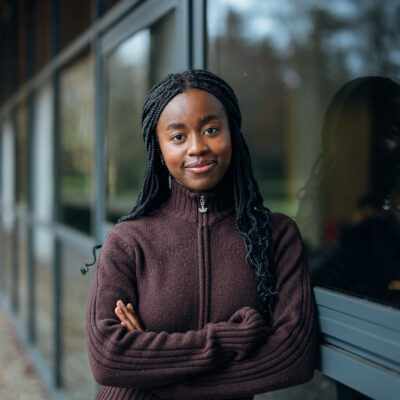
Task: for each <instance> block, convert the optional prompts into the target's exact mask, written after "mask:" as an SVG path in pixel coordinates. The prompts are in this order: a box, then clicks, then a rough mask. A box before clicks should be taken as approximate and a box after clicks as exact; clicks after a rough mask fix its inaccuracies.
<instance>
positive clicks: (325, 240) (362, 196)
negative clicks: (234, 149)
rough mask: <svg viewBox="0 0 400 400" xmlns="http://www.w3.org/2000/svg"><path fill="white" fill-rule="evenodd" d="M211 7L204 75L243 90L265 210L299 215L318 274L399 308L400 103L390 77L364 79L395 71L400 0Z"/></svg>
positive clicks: (230, 1)
mask: <svg viewBox="0 0 400 400" xmlns="http://www.w3.org/2000/svg"><path fill="white" fill-rule="evenodd" d="M207 7H208V9H207V27H208V38H209V39H208V68H209V69H210V70H212V71H215V72H216V73H217V74H220V75H222V76H223V77H224V78H226V79H227V80H228V81H229V82H230V83H232V86H233V87H234V89H235V91H236V93H237V94H238V97H239V101H240V104H241V108H242V113H243V116H244V123H243V132H244V134H245V136H246V138H247V140H248V142H249V147H250V149H251V152H252V155H253V160H254V167H255V168H254V169H255V175H256V178H257V180H258V181H259V183H260V189H261V191H262V194H263V195H264V199H265V203H266V205H267V206H268V207H269V208H270V209H272V211H280V212H284V213H286V214H288V215H290V216H292V217H294V218H296V220H297V223H298V225H299V227H300V229H301V231H302V235H303V237H304V240H305V243H306V246H307V249H308V253H309V268H310V272H311V275H312V277H313V279H314V280H315V281H316V282H317V283H319V284H321V283H322V282H324V283H325V284H326V285H327V284H330V285H331V286H333V287H335V288H341V289H346V290H350V291H351V292H352V293H358V294H362V295H363V296H369V297H371V298H374V299H380V300H386V301H391V302H397V300H396V298H397V294H396V293H398V292H396V290H394V288H396V287H397V286H398V283H397V282H398V279H399V278H398V272H397V271H399V268H398V267H396V265H397V266H398V265H399V256H400V254H399V253H398V250H397V249H398V248H400V245H399V243H400V241H399V240H400V239H399V236H396V233H395V232H397V231H398V230H399V223H398V219H396V217H395V214H396V212H397V211H396V210H395V208H396V205H397V201H398V200H397V199H398V196H399V194H398V189H396V187H397V188H398V186H396V185H398V183H395V182H397V181H398V178H396V177H395V176H394V175H396V172H395V171H398V168H399V154H400V153H399V150H397V148H398V146H399V139H398V130H399V125H398V118H399V114H400V113H399V105H398V101H399V100H398V99H397V95H395V94H394V93H395V92H396V91H397V89H394V88H395V87H396V84H395V83H394V81H393V80H389V79H385V78H374V79H357V78H358V77H359V76H360V75H361V76H367V75H371V76H396V74H398V72H399V70H400V56H399V55H400V48H399V43H400V41H399V39H400V28H399V25H398V23H396V15H397V13H398V12H400V4H398V2H395V1H393V0H386V1H382V2H373V3H367V2H362V3H360V2H357V1H355V0H341V1H338V2H324V1H316V2H308V1H298V2H289V1H285V0H283V1H282V0H279V1H277V0H276V1H268V2H264V1H260V0H252V1H247V2H237V1H234V0H217V1H209V2H208V3H207ZM377 22H379V23H377ZM232 65H235V68H232ZM348 81H352V82H350V83H348V84H347V85H345V86H344V88H342V89H341V90H340V91H339V94H336V95H335V93H336V92H337V91H338V90H339V88H341V87H342V86H343V85H344V83H345V82H348ZM377 82H380V83H379V84H378V83H377ZM388 82H390V83H388ZM397 87H398V86H397ZM342 95H344V96H342ZM332 98H333V100H332ZM339 98H341V100H339ZM344 99H346V100H344ZM331 101H332V102H331ZM370 102H373V104H375V105H371V104H369V103H370ZM329 104H330V106H329V109H328V105H329ZM327 109H328V112H327V114H326V116H325V113H326V110H327ZM321 130H322V134H321ZM389 200H390V201H391V204H392V205H391V210H390V211H389V210H386V211H385V212H384V211H383V210H382V208H383V207H385V201H386V203H387V202H388V201H389ZM367 224H370V225H369V226H368V227H367ZM356 227H358V229H359V231H357V230H354V229H355V228H356ZM360 230H361V231H360ZM342 241H343V242H342ZM388 243H390V246H389V245H388ZM365 246H367V247H368V249H364V247H365ZM361 253H362V254H361ZM372 264H373V266H372ZM327 265H330V272H331V275H329V274H327V272H326V268H328V267H327ZM350 266H351V267H350ZM317 271H319V272H318V273H317ZM338 274H341V275H340V278H339V276H338ZM332 275H334V276H332ZM367 275H368V276H367ZM378 275H379V276H378ZM324 279H325V280H324ZM328 279H329V282H327V280H328ZM392 281H393V282H392ZM368 282H369V283H368ZM371 282H374V285H372V286H373V287H371V285H370V283H371ZM368 286H370V287H368Z"/></svg>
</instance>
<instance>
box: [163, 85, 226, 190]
mask: <svg viewBox="0 0 400 400" xmlns="http://www.w3.org/2000/svg"><path fill="white" fill-rule="evenodd" d="M157 138H158V143H159V145H160V150H161V157H162V158H163V160H164V162H165V164H166V166H167V168H168V171H169V172H170V174H171V175H172V176H173V177H174V178H175V179H176V180H177V181H178V182H179V183H181V184H182V185H184V186H186V187H188V188H189V189H192V190H194V191H205V190H209V189H212V188H213V187H215V186H216V185H217V183H218V182H219V181H220V180H221V179H222V177H223V176H224V175H225V173H226V171H227V169H228V167H229V165H230V162H231V156H232V148H231V134H230V130H229V124H228V118H227V116H226V113H225V110H224V107H223V105H222V104H221V102H220V101H219V100H218V99H217V98H216V97H215V96H213V95H212V94H211V93H208V92H206V91H204V90H199V89H192V90H189V91H188V92H186V93H181V94H179V95H177V96H176V97H174V98H173V99H172V100H171V101H170V102H169V103H168V104H167V106H166V107H165V109H164V110H163V112H162V113H161V115H160V118H159V120H158V123H157Z"/></svg>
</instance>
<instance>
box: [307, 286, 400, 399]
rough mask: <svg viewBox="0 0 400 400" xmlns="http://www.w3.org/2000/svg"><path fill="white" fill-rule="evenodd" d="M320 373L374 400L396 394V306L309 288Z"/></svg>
mask: <svg viewBox="0 0 400 400" xmlns="http://www.w3.org/2000/svg"><path fill="white" fill-rule="evenodd" d="M314 296H315V301H316V305H317V310H318V322H319V328H320V335H321V336H320V364H319V367H318V369H319V370H320V371H321V372H322V373H324V374H325V375H327V376H329V377H331V378H333V379H335V380H337V381H339V382H342V383H344V384H345V385H347V386H349V387H351V388H353V389H355V390H357V391H359V392H361V393H363V394H365V395H367V396H370V397H371V396H372V397H373V398H374V399H382V400H384V399H388V398H393V396H394V393H400V310H399V309H397V308H395V307H390V306H385V305H382V304H378V303H375V302H373V301H370V300H365V299H360V298H358V297H354V296H351V295H347V294H343V293H340V292H337V291H334V290H331V289H326V288H322V287H315V288H314Z"/></svg>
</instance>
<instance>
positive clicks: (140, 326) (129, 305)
mask: <svg viewBox="0 0 400 400" xmlns="http://www.w3.org/2000/svg"><path fill="white" fill-rule="evenodd" d="M128 310H129V311H131V312H132V313H133V316H134V317H135V318H136V321H137V324H138V326H139V328H140V330H143V325H142V322H141V321H140V318H139V316H138V314H137V312H136V311H135V309H134V308H133V305H132V304H131V303H129V304H128Z"/></svg>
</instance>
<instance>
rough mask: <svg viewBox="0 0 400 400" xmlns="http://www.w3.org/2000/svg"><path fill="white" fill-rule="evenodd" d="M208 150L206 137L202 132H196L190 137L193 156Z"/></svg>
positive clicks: (190, 151) (190, 148)
mask: <svg viewBox="0 0 400 400" xmlns="http://www.w3.org/2000/svg"><path fill="white" fill-rule="evenodd" d="M207 150H208V145H207V143H206V139H205V137H204V136H203V135H202V134H197V133H194V134H193V135H191V138H190V147H189V154H190V155H191V156H195V155H199V154H203V153H205V152H206V151H207Z"/></svg>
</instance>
